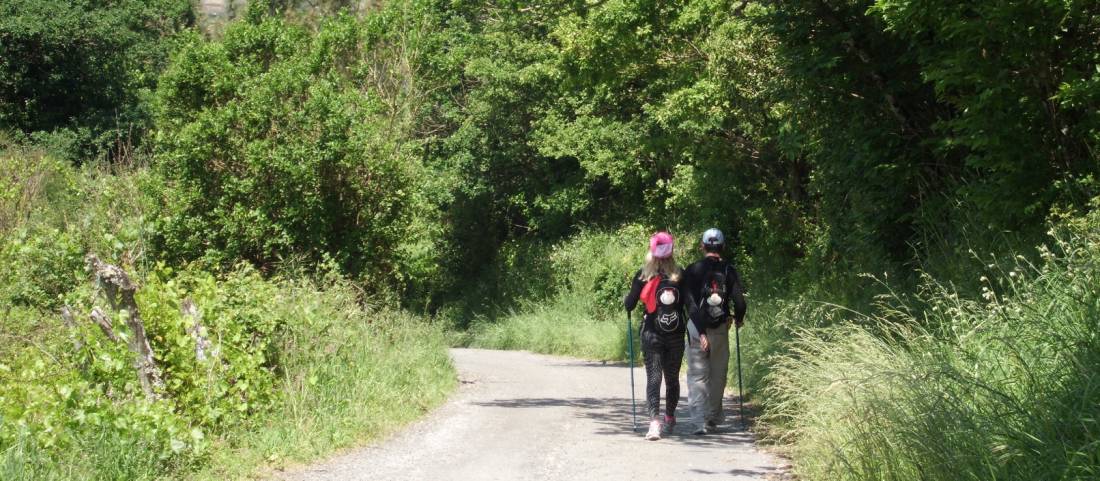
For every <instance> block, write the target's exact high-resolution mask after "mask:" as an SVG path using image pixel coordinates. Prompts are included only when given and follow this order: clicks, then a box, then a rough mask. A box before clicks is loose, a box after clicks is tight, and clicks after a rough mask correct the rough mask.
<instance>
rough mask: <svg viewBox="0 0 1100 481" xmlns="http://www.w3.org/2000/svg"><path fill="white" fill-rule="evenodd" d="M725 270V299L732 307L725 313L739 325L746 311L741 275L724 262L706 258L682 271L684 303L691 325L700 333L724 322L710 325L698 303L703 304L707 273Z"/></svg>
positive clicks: (707, 317)
mask: <svg viewBox="0 0 1100 481" xmlns="http://www.w3.org/2000/svg"><path fill="white" fill-rule="evenodd" d="M727 268H728V269H729V271H728V274H727V277H728V279H727V282H726V293H725V298H726V299H728V300H729V301H730V304H732V305H733V312H732V313H729V312H727V313H726V314H727V315H729V314H732V315H733V319H734V321H735V322H738V323H739V322H741V321H743V320H744V319H745V311H746V310H747V308H746V305H745V296H744V292H745V287H744V286H743V285H742V284H741V275H740V274H739V273H738V272H737V269H735V268H734V267H733V265H731V264H730V263H729V262H726V261H725V260H722V259H718V258H715V257H710V256H707V257H704V258H702V259H700V260H699V261H697V262H695V263H694V264H692V265H690V266H688V267H687V269H684V277H685V281H684V284H685V288H684V290H685V291H686V292H685V296H684V303H686V304H687V310H688V316H689V317H690V318H691V323H692V324H693V325H695V329H696V330H698V331H699V332H700V333H705V332H707V331H706V329H707V328H714V327H718V326H719V325H721V322H724V321H720V322H719V323H718V324H715V325H710V322H711V319H710V318H709V316H704V315H703V311H702V310H701V309H700V303H701V302H703V294H704V292H703V280H704V279H706V277H707V273H709V272H711V270H712V269H713V270H718V271H721V270H722V269H727ZM727 311H728V306H727Z"/></svg>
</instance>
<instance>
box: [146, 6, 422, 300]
mask: <svg viewBox="0 0 1100 481" xmlns="http://www.w3.org/2000/svg"><path fill="white" fill-rule="evenodd" d="M363 36H364V32H363V27H362V26H361V25H360V24H359V23H358V22H355V21H354V20H352V19H350V18H344V19H341V20H336V21H334V22H331V23H329V24H327V25H326V28H324V29H323V30H322V31H321V32H320V33H319V34H317V35H316V36H311V35H310V33H309V31H308V30H307V29H305V28H303V27H299V26H294V25H290V24H288V23H287V22H285V21H281V20H277V19H263V18H253V19H251V20H250V21H248V22H242V23H239V24H235V25H233V26H231V27H230V28H229V29H227V31H226V33H225V36H224V38H223V39H222V40H221V41H218V42H207V41H204V40H202V39H200V38H197V37H193V38H192V39H191V41H190V42H187V43H186V44H185V45H184V46H183V47H182V48H181V49H180V51H179V52H178V54H177V55H176V57H175V59H174V61H173V63H172V65H171V66H170V67H169V68H168V70H167V71H165V73H164V75H163V76H162V77H161V81H160V88H159V91H158V96H157V100H158V102H157V113H156V118H157V129H158V131H157V139H156V140H157V147H158V155H157V170H158V172H159V173H160V174H161V176H162V178H163V179H164V180H163V192H162V193H158V195H159V196H160V198H161V205H163V206H164V209H163V212H161V213H160V216H159V219H158V220H159V225H158V234H159V235H158V237H157V242H158V244H159V246H158V247H159V250H161V251H162V252H164V253H165V254H166V255H167V256H169V258H173V259H181V258H182V259H188V258H193V257H196V256H201V257H204V258H206V259H208V260H209V261H211V262H212V263H214V264H215V265H222V266H230V265H232V264H234V263H236V262H238V261H240V260H246V261H250V262H252V263H254V264H255V265H257V266H260V267H263V268H265V270H269V268H270V267H272V265H273V264H276V263H279V262H282V261H286V260H288V259H294V260H299V261H306V262H307V263H308V264H311V265H312V264H315V263H317V262H318V261H321V260H323V259H326V258H331V259H334V260H335V261H336V262H337V263H338V264H339V265H341V266H343V267H344V269H345V271H346V272H349V273H352V274H359V273H364V272H365V273H366V274H369V275H375V276H379V277H380V279H378V280H375V283H376V284H378V285H383V284H384V281H385V280H387V279H389V278H391V276H393V275H394V274H395V271H396V264H397V262H398V261H399V260H400V259H401V257H402V253H403V251H401V249H400V245H401V244H402V243H406V242H408V238H409V237H410V236H411V235H413V232H412V230H411V229H410V226H411V225H413V223H414V221H415V217H416V216H417V215H420V214H419V213H418V212H417V209H418V207H419V205H420V204H422V201H421V200H420V186H418V185H416V184H414V182H413V181H414V180H415V176H416V175H417V174H422V172H420V170H419V169H417V168H416V159H415V158H414V157H412V155H410V152H409V146H408V145H405V144H402V143H401V142H400V139H402V138H403V137H404V135H403V134H404V130H405V129H407V127H406V125H404V124H405V122H404V119H403V117H404V116H405V115H406V114H403V113H402V112H399V111H396V110H395V109H394V107H393V105H392V103H393V102H396V101H398V100H399V99H401V98H402V97H403V96H404V95H405V93H406V92H404V89H403V88H402V86H401V85H395V89H396V90H395V91H392V92H390V91H384V90H382V91H380V90H379V89H376V88H375V87H376V85H375V84H373V83H372V82H380V83H390V82H396V81H397V80H391V79H390V78H389V77H391V76H393V75H394V74H393V73H392V72H389V71H388V70H387V69H388V68H390V67H393V66H395V64H396V62H397V61H399V59H391V58H387V57H386V56H385V53H379V52H377V51H371V50H370V49H368V48H367V47H366V46H365V45H364V44H363Z"/></svg>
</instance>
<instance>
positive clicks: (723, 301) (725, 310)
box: [699, 263, 734, 324]
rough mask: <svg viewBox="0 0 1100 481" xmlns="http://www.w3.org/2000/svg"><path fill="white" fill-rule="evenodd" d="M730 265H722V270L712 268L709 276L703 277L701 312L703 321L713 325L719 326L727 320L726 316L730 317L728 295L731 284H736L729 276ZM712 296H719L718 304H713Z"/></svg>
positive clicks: (700, 300)
mask: <svg viewBox="0 0 1100 481" xmlns="http://www.w3.org/2000/svg"><path fill="white" fill-rule="evenodd" d="M729 270H730V268H729V264H726V263H722V268H721V269H718V268H711V269H710V270H709V271H707V274H706V275H705V276H703V284H702V286H701V287H702V289H701V296H700V299H699V311H700V312H702V313H703V319H704V320H709V321H710V323H711V324H718V323H720V322H722V321H724V320H726V316H728V315H729V302H730V300H729V298H728V296H727V295H726V292H727V291H728V287H729V283H731V282H734V279H733V276H731V275H730V274H729ZM712 295H717V296H718V298H719V301H718V302H717V303H716V304H712V303H711V302H710V301H709V299H710V297H711V296H712Z"/></svg>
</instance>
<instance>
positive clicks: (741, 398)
mask: <svg viewBox="0 0 1100 481" xmlns="http://www.w3.org/2000/svg"><path fill="white" fill-rule="evenodd" d="M733 339H734V342H736V344H737V403H738V404H739V405H740V409H741V429H742V430H744V429H748V425H747V424H745V391H743V390H742V389H741V328H740V327H738V326H736V325H735V326H734V327H733Z"/></svg>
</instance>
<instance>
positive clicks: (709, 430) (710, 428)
mask: <svg viewBox="0 0 1100 481" xmlns="http://www.w3.org/2000/svg"><path fill="white" fill-rule="evenodd" d="M703 431H705V432H706V434H714V433H716V432H718V425H717V424H715V423H714V421H707V423H706V424H705V425H703Z"/></svg>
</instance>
